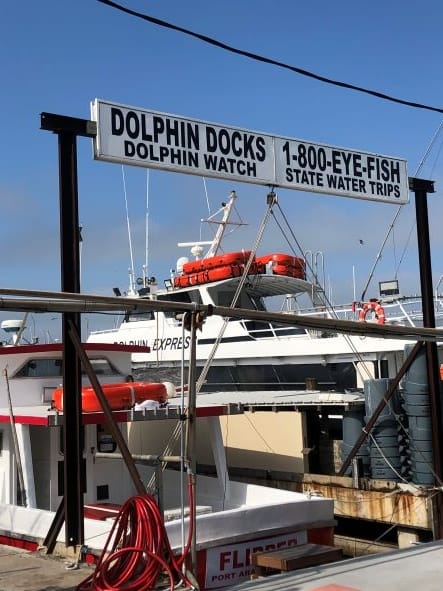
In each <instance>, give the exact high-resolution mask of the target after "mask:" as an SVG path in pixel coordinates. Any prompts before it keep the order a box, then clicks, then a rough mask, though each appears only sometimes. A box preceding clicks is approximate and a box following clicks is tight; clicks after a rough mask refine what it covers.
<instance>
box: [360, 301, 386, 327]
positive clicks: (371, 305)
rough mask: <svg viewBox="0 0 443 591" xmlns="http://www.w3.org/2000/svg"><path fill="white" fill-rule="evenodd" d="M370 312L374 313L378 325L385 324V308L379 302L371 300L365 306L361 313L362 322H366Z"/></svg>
mask: <svg viewBox="0 0 443 591" xmlns="http://www.w3.org/2000/svg"><path fill="white" fill-rule="evenodd" d="M368 312H373V313H374V315H375V318H376V320H377V324H385V322H386V316H385V311H384V308H383V306H382V305H381V304H380V302H379V301H378V300H369V302H365V303H364V304H363V307H362V309H361V310H360V312H359V315H358V319H359V320H360V322H366V315H367V313H368Z"/></svg>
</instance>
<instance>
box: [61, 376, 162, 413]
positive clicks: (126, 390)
mask: <svg viewBox="0 0 443 591" xmlns="http://www.w3.org/2000/svg"><path fill="white" fill-rule="evenodd" d="M101 387H102V390H103V394H104V395H105V397H106V400H107V401H108V404H109V406H110V408H111V410H124V409H128V408H131V407H133V406H134V405H135V404H140V403H141V402H144V401H145V400H155V401H156V402H161V403H162V402H166V399H167V397H168V396H167V388H166V386H165V384H162V383H156V382H120V383H115V384H102V385H101ZM81 397H82V412H100V411H101V410H102V406H101V404H100V401H99V399H98V398H97V395H96V393H95V391H94V388H92V387H91V386H85V387H83V388H82V392H81ZM52 408H55V409H56V410H59V411H63V388H62V387H59V388H56V389H55V390H54V392H53V394H52Z"/></svg>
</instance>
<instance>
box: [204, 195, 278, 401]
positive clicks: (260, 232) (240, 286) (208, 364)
mask: <svg viewBox="0 0 443 591" xmlns="http://www.w3.org/2000/svg"><path fill="white" fill-rule="evenodd" d="M269 195H270V196H271V198H270V199H269V201H268V207H267V209H266V212H265V215H264V217H263V220H262V222H261V224H260V228H259V230H258V233H257V236H256V239H255V242H254V245H253V247H252V250H251V254H250V256H249V259H248V261H247V263H246V265H245V268H244V270H243V275H242V276H241V278H240V282H239V284H238V286H237V290H236V292H235V294H234V297H233V298H232V301H231V304H230V306H229V307H230V308H235V306H236V304H237V300H238V298H239V297H240V294H241V290H242V289H243V286H244V284H245V282H246V280H247V279H248V272H249V269H250V267H251V265H252V262H253V260H254V257H255V253H256V252H257V248H258V246H259V244H260V242H261V239H262V237H263V233H264V231H265V228H266V225H267V223H268V221H269V217H270V216H271V214H272V208H273V206H274V205H275V203H276V202H277V201H276V199H275V195H274V193H273V191H272V190H271V192H270V194H269ZM228 324H229V318H225V319H224V321H223V324H222V326H221V328H220V331H219V333H218V336H217V339H216V341H215V343H214V345H213V346H212V349H211V352H210V354H209V357H208V359H207V361H206V363H205V365H204V367H203V368H202V371H201V373H200V376H199V378H198V380H197V383H196V393H197V394H198V393H199V392H200V390H201V387H202V386H203V384H204V382H205V379H206V376H207V374H208V371H209V369H210V367H211V364H212V361H213V359H214V357H215V354H216V352H217V349H218V347H219V345H220V343H221V341H222V338H223V335H224V334H225V330H226V328H227V327H228Z"/></svg>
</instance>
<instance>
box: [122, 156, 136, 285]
mask: <svg viewBox="0 0 443 591" xmlns="http://www.w3.org/2000/svg"><path fill="white" fill-rule="evenodd" d="M122 178H123V192H124V195H125V209H126V226H127V228H128V241H129V256H130V257H131V267H130V269H129V289H128V294H129V295H134V294H135V293H136V292H135V285H134V256H133V252H132V238H131V224H130V223H129V211H128V196H127V192H126V177H125V168H124V166H123V164H122Z"/></svg>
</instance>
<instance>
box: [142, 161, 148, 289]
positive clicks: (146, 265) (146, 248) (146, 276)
mask: <svg viewBox="0 0 443 591" xmlns="http://www.w3.org/2000/svg"><path fill="white" fill-rule="evenodd" d="M148 260H149V168H147V169H146V233H145V264H144V267H143V286H144V287H146V285H147V283H148V278H149V267H148Z"/></svg>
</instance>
